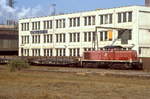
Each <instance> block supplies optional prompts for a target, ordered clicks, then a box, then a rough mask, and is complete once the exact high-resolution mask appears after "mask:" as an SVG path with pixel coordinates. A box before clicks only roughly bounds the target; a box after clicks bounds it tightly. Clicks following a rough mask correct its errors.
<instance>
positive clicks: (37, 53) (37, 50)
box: [32, 49, 40, 56]
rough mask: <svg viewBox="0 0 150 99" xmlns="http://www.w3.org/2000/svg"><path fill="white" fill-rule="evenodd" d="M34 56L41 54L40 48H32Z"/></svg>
mask: <svg viewBox="0 0 150 99" xmlns="http://www.w3.org/2000/svg"><path fill="white" fill-rule="evenodd" d="M32 56H40V49H32Z"/></svg>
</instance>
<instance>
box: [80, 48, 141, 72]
mask: <svg viewBox="0 0 150 99" xmlns="http://www.w3.org/2000/svg"><path fill="white" fill-rule="evenodd" d="M92 64H94V66H96V67H100V66H103V67H109V68H119V69H120V68H126V69H128V68H129V69H130V68H140V69H141V67H140V61H139V58H138V57H137V52H136V51H134V50H123V48H122V47H120V46H106V47H104V49H103V50H99V51H86V52H84V53H83V60H82V65H83V66H86V67H92V66H93V65H92ZM120 66H121V67H120Z"/></svg>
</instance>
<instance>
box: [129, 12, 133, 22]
mask: <svg viewBox="0 0 150 99" xmlns="http://www.w3.org/2000/svg"><path fill="white" fill-rule="evenodd" d="M128 22H132V12H128Z"/></svg>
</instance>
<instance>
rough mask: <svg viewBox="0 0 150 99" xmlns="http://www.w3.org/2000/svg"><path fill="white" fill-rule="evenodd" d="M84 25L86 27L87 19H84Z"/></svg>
mask: <svg viewBox="0 0 150 99" xmlns="http://www.w3.org/2000/svg"><path fill="white" fill-rule="evenodd" d="M84 25H85V26H87V17H84Z"/></svg>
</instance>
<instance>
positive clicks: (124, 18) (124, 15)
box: [123, 12, 127, 22]
mask: <svg viewBox="0 0 150 99" xmlns="http://www.w3.org/2000/svg"><path fill="white" fill-rule="evenodd" d="M126 21H127V13H126V12H124V13H123V22H126Z"/></svg>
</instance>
